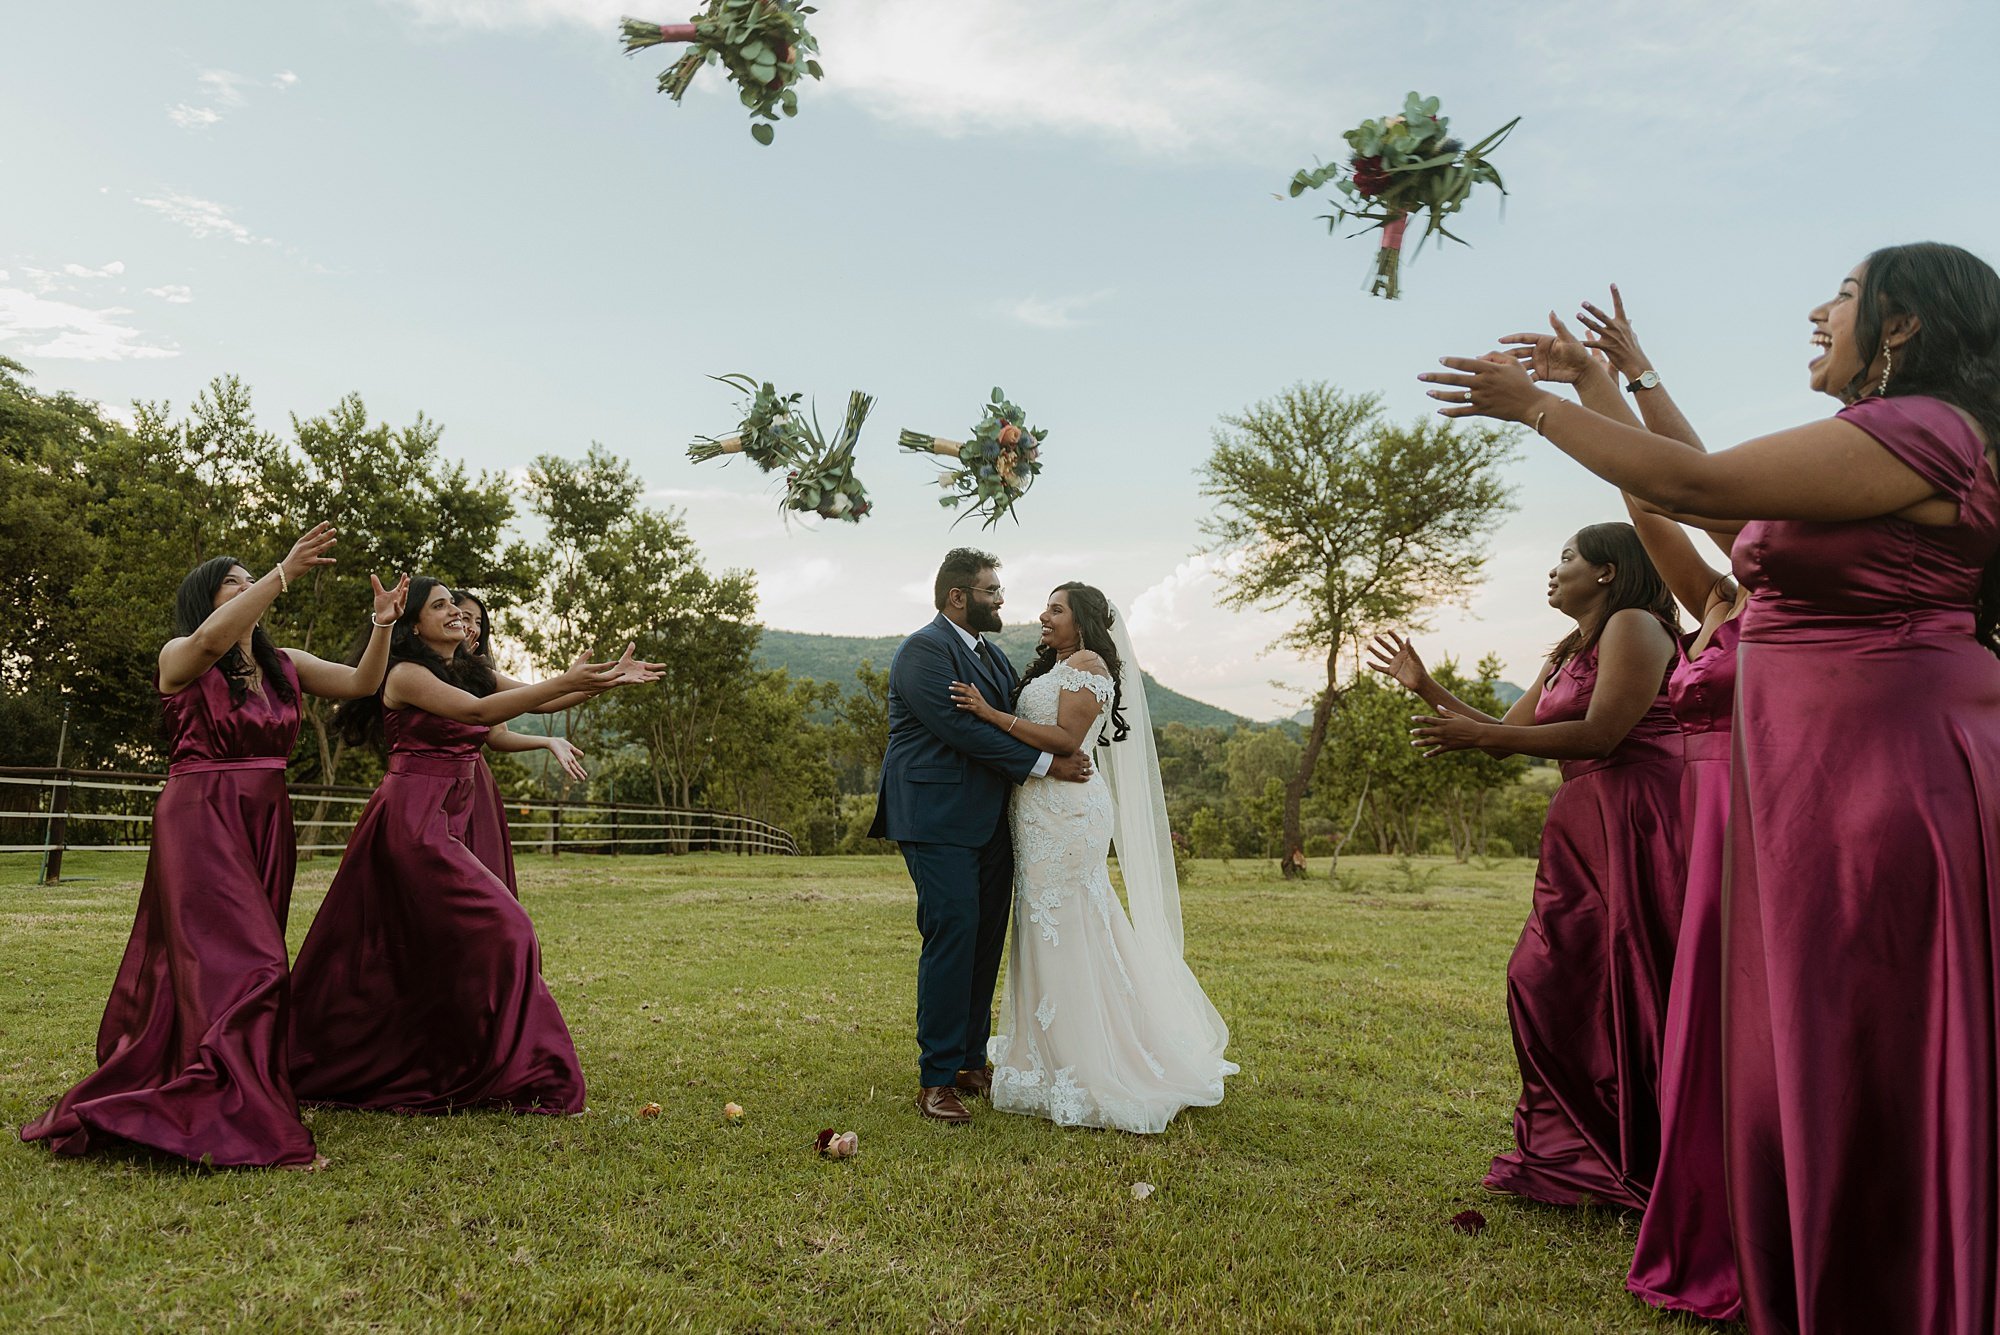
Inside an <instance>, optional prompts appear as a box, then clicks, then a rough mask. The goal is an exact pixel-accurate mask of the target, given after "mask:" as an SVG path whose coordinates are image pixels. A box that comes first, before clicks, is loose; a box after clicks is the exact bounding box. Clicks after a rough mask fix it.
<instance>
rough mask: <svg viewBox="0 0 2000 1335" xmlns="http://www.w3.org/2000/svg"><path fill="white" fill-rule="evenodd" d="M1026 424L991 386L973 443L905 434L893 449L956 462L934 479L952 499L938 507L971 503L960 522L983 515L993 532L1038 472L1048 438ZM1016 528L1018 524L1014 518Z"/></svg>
mask: <svg viewBox="0 0 2000 1335" xmlns="http://www.w3.org/2000/svg"><path fill="white" fill-rule="evenodd" d="M1027 421H1028V416H1027V414H1026V413H1024V412H1022V411H1021V409H1020V407H1019V406H1018V405H1016V404H1014V403H1011V402H1009V401H1008V399H1007V395H1006V392H1005V391H1004V390H1002V389H1001V388H1000V387H999V386H998V385H995V386H994V387H993V398H992V400H991V401H990V402H988V403H987V404H985V405H984V408H983V411H982V412H981V414H980V419H979V424H978V425H977V426H975V427H974V428H973V429H972V439H970V440H962V441H961V440H947V439H946V438H945V437H943V436H927V435H925V434H923V433H922V432H920V431H905V432H904V433H903V434H902V435H901V436H899V437H898V438H897V443H898V444H900V445H901V446H902V447H903V448H904V449H906V450H910V451H912V452H914V453H917V454H937V455H943V456H944V457H946V458H948V459H955V460H957V461H958V466H957V467H956V468H946V469H945V470H944V472H942V473H940V474H939V475H938V485H939V486H940V487H943V488H945V489H946V490H947V491H950V492H951V493H952V494H951V495H949V496H946V497H945V498H944V499H943V500H941V501H939V502H938V504H940V505H942V506H944V507H945V508H946V509H954V508H956V507H958V506H960V505H963V504H964V503H965V502H967V501H971V502H972V508H971V509H969V510H967V511H966V512H965V514H963V515H960V516H959V520H961V521H962V520H964V519H965V518H966V517H967V516H969V515H975V514H977V515H984V516H985V522H984V523H983V524H981V527H982V528H992V527H993V526H994V525H995V524H997V523H999V522H1000V516H1002V515H1004V514H1007V513H1008V512H1010V511H1011V510H1012V509H1013V508H1014V503H1015V502H1016V501H1018V500H1020V499H1021V497H1022V496H1024V495H1026V494H1027V491H1028V488H1029V487H1031V486H1033V485H1034V481H1035V475H1036V474H1037V473H1039V472H1041V471H1042V465H1041V453H1042V441H1043V440H1044V439H1045V438H1046V437H1047V436H1048V434H1049V433H1048V432H1047V431H1046V430H1045V429H1043V428H1041V427H1032V428H1031V427H1029V426H1028V425H1027ZM1015 522H1016V523H1019V522H1020V520H1019V518H1018V517H1016V519H1015Z"/></svg>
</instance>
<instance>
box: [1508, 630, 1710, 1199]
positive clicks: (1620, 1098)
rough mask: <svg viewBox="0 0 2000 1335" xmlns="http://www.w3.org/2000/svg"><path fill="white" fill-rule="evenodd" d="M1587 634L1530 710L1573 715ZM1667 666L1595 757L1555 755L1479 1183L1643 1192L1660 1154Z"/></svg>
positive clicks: (1667, 939) (1677, 769)
mask: <svg viewBox="0 0 2000 1335" xmlns="http://www.w3.org/2000/svg"><path fill="white" fill-rule="evenodd" d="M1596 685H1597V650H1596V647H1595V646H1593V647H1592V648H1591V649H1590V650H1589V651H1588V652H1586V653H1584V654H1582V655H1581V656H1580V658H1575V659H1571V660H1570V661H1569V662H1567V663H1565V664H1563V666H1562V667H1561V668H1559V669H1558V670H1557V672H1556V674H1555V679H1554V680H1553V681H1552V682H1551V683H1548V684H1547V685H1545V686H1544V688H1543V690H1542V695H1541V699H1540V700H1539V701H1538V702H1537V703H1536V705H1535V722H1536V723H1561V722H1566V721H1568V720H1571V719H1580V718H1582V717H1584V715H1585V714H1586V713H1587V712H1588V710H1589V707H1590V696H1591V692H1592V691H1593V690H1594V689H1595V687H1596ZM1665 687H1666V674H1665V673H1664V672H1663V673H1662V674H1661V691H1660V694H1659V696H1658V697H1657V698H1656V699H1655V700H1654V701H1653V704H1652V707H1651V708H1649V709H1648V710H1647V711H1646V713H1645V715H1644V716H1643V717H1642V718H1641V719H1640V720H1639V722H1638V724H1637V725H1636V726H1635V727H1633V729H1632V731H1631V732H1630V733H1628V734H1626V737H1625V740H1624V741H1622V742H1620V743H1619V744H1618V748H1617V750H1615V751H1613V752H1612V753H1611V754H1610V755H1609V756H1607V757H1605V758H1604V759H1602V760H1566V761H1563V762H1562V776H1563V781H1562V785H1561V786H1560V787H1559V788H1557V789H1556V795H1555V797H1554V799H1553V800H1552V801H1550V803H1549V815H1548V820H1547V821H1546V823H1545V824H1544V825H1543V826H1542V851H1541V863H1540V865H1539V866H1538V867H1537V869H1536V871H1535V900H1534V907H1533V908H1532V909H1531V910H1530V911H1529V914H1528V923H1527V926H1526V927H1525V928H1524V929H1522V932H1521V940H1520V944H1518V945H1517V946H1515V947H1514V955H1513V958H1512V959H1510V960H1509V961H1508V962H1507V1018H1508V1020H1509V1022H1510V1023H1511V1025H1512V1027H1513V1031H1514V1053H1515V1056H1516V1057H1517V1058H1518V1059H1519V1061H1520V1064H1521V1101H1520V1102H1519V1103H1518V1104H1517V1105H1516V1106H1515V1109H1514V1145H1515V1149H1514V1151H1513V1153H1511V1154H1503V1155H1501V1156H1500V1157H1499V1158H1497V1159H1495V1160H1494V1161H1493V1166H1492V1169H1491V1170H1490V1171H1489V1172H1488V1173H1487V1174H1486V1185H1487V1186H1488V1187H1490V1188H1492V1189H1493V1190H1495V1191H1504V1192H1508V1193H1511V1194H1513V1195H1517V1196H1527V1197H1529V1198H1531V1199H1534V1200H1538V1201H1546V1202H1548V1203H1549V1204H1552V1205H1576V1204H1580V1203H1582V1202H1583V1201H1584V1200H1585V1199H1589V1200H1592V1201H1596V1202H1598V1203H1601V1204H1605V1205H1613V1206H1622V1207H1626V1208H1630V1209H1639V1208H1642V1207H1643V1206H1644V1205H1645V1203H1646V1193H1647V1191H1648V1189H1649V1188H1650V1187H1651V1186H1652V1181H1653V1165H1654V1162H1655V1160H1656V1159H1657V1158H1658V1157H1659V1152H1660V1143H1659V1075H1660V1039H1661V1034H1662V1032H1663V1031H1664V1029H1665V1027H1666V1010H1667V985H1668V981H1669V979H1670V978H1671V976H1672V974H1673V967H1674V943H1675V940H1676V938H1677V937H1678V936H1679V934H1680V922H1681V913H1680V906H1681V892H1682V888H1683V885H1684V882H1685V879H1686V866H1687V856H1686V841H1685V840H1684V839H1683V838H1682V835H1681V807H1680V803H1681V796H1680V788H1681V734H1680V728H1679V726H1678V725H1677V724H1675V722H1674V716H1673V712H1672V710H1670V709H1669V708H1668V707H1667V697H1666V690H1665Z"/></svg>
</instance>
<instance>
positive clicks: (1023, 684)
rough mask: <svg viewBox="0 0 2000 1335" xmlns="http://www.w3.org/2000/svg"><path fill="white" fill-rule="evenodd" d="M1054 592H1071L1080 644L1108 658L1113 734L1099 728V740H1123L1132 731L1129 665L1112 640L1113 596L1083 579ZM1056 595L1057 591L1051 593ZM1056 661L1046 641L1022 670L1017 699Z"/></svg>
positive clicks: (1103, 744)
mask: <svg viewBox="0 0 2000 1335" xmlns="http://www.w3.org/2000/svg"><path fill="white" fill-rule="evenodd" d="M1053 593H1061V594H1067V595H1068V596H1069V614H1070V615H1071V616H1073V617H1075V618H1076V629H1077V632H1078V633H1079V634H1080V635H1081V636H1082V642H1081V644H1080V645H1079V646H1078V647H1079V648H1083V649H1088V650H1090V652H1092V653H1094V654H1096V655H1097V656H1098V657H1099V658H1101V659H1103V660H1104V666H1105V667H1107V668H1109V669H1111V709H1110V711H1109V714H1108V717H1109V719H1110V722H1111V735H1110V736H1108V737H1107V736H1106V735H1105V734H1104V731H1103V730H1102V729H1099V730H1098V733H1097V743H1098V745H1099V746H1107V745H1109V744H1110V743H1112V742H1122V741H1124V740H1125V739H1126V738H1127V737H1129V736H1131V735H1132V727H1131V725H1130V724H1128V723H1127V722H1126V721H1125V681H1124V669H1125V665H1124V664H1123V663H1121V662H1119V661H1118V646H1117V645H1115V644H1113V643H1112V642H1111V623H1112V621H1113V619H1114V618H1113V615H1112V612H1111V600H1110V599H1109V598H1106V597H1105V596H1104V594H1103V593H1102V592H1100V591H1099V590H1097V589H1094V588H1092V587H1091V586H1090V585H1088V584H1085V583H1083V582H1082V581H1081V580H1071V581H1070V582H1069V583H1067V584H1058V585H1056V587H1055V589H1054V590H1053ZM1051 596H1053V594H1052V595H1051ZM1055 665H1056V651H1055V650H1054V649H1052V648H1050V647H1049V646H1048V645H1043V646H1042V648H1041V651H1040V652H1039V653H1037V654H1036V655H1035V661H1034V662H1032V663H1030V664H1029V665H1028V670H1027V671H1026V672H1024V673H1022V674H1021V680H1020V682H1019V683H1018V684H1016V686H1015V687H1014V700H1015V702H1016V704H1018V703H1019V702H1020V699H1021V692H1022V691H1023V690H1025V689H1026V688H1027V685H1028V683H1029V682H1031V681H1033V680H1034V679H1035V678H1037V677H1039V676H1041V675H1042V674H1043V673H1045V672H1047V671H1049V670H1050V669H1051V668H1053V667H1054V666H1055Z"/></svg>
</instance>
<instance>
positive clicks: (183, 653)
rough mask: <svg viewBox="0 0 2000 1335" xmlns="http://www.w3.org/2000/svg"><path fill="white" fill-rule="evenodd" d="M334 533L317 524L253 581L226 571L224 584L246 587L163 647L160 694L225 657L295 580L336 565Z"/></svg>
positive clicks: (188, 682)
mask: <svg viewBox="0 0 2000 1335" xmlns="http://www.w3.org/2000/svg"><path fill="white" fill-rule="evenodd" d="M334 537H335V534H334V531H333V525H331V524H327V523H319V524H314V525H313V526H312V527H311V528H309V529H307V530H306V531H305V533H304V534H302V535H301V536H300V537H299V540H298V541H297V542H295V543H293V544H292V550H291V551H290V552H287V553H286V554H285V559H284V560H282V561H280V562H278V564H277V565H275V566H273V567H271V570H270V573H269V574H267V575H265V576H264V577H263V578H262V579H259V580H250V579H249V572H248V571H239V570H232V571H231V572H230V573H229V574H228V575H227V576H225V577H224V579H223V581H222V583H223V587H224V588H225V589H229V588H232V587H235V588H239V589H240V592H237V593H236V594H235V596H234V597H231V598H229V599H227V600H225V601H224V602H222V603H221V604H219V605H218V606H217V607H216V609H215V610H214V611H213V612H210V613H209V614H208V617H207V618H206V619H205V620H204V621H203V622H202V623H201V625H199V626H197V627H196V628H195V631H194V633H193V634H192V635H181V636H177V637H175V638H174V639H171V640H168V641H167V642H166V644H165V645H164V646H163V647H162V648H161V649H160V693H161V694H162V695H178V694H180V693H181V692H182V691H184V690H186V689H187V688H188V687H189V686H191V685H193V683H194V680H195V678H197V677H199V676H200V675H201V674H202V673H204V672H206V671H208V670H209V669H210V668H212V667H214V666H215V665H216V664H217V663H219V662H221V661H222V656H223V655H224V654H226V653H228V652H229V651H230V650H231V649H233V648H235V647H236V646H237V645H239V644H242V643H243V642H244V641H246V640H248V639H249V638H250V633H251V632H252V631H254V630H256V629H257V623H258V621H260V620H262V619H263V616H264V613H265V612H266V611H268V610H270V606H271V604H272V603H274V602H276V601H277V600H278V595H279V594H280V593H282V592H284V590H285V588H286V587H287V586H288V585H289V584H290V583H291V582H292V581H293V580H295V579H301V578H303V577H304V576H305V575H306V573H307V572H308V571H310V570H312V569H314V568H315V567H318V566H330V565H332V564H333V558H332V557H331V556H328V555H327V554H326V552H327V549H328V548H330V547H332V546H333V542H334Z"/></svg>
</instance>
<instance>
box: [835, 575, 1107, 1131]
mask: <svg viewBox="0 0 2000 1335" xmlns="http://www.w3.org/2000/svg"><path fill="white" fill-rule="evenodd" d="M999 567H1000V562H999V559H998V558H996V557H993V556H989V555H987V554H986V553H985V552H980V551H974V550H973V549H972V548H970V547H960V548H957V549H956V550H954V551H952V552H949V553H947V554H946V556H945V558H944V564H943V565H941V566H939V567H938V572H937V582H936V584H935V586H934V588H933V590H932V593H933V601H934V602H935V603H936V605H937V609H938V616H937V619H936V620H935V621H932V622H931V623H930V624H929V625H928V626H925V627H924V628H923V629H922V630H919V631H918V632H917V633H916V634H914V635H912V636H910V637H909V638H908V639H907V640H904V641H903V644H902V647H901V648H899V649H897V650H896V657H895V660H894V661H893V662H892V663H891V664H890V665H889V749H888V751H887V752H886V753H885V754H884V755H883V758H882V786H881V790H880V792H879V794H878V795H877V799H876V806H875V824H874V826H873V828H871V829H870V830H869V834H870V835H871V836H872V837H874V838H877V839H882V838H888V839H894V840H895V841H896V842H897V843H898V844H900V845H902V849H903V861H904V862H905V863H907V864H908V865H909V868H910V879H911V880H913V881H915V882H916V885H917V930H918V931H920V932H922V933H923V937H924V949H923V954H922V955H921V956H919V957H918V960H917V1047H918V1048H919V1049H920V1050H921V1053H922V1055H921V1058H920V1062H921V1066H920V1070H921V1082H922V1088H921V1090H920V1091H919V1093H918V1095H917V1109H918V1111H920V1112H922V1113H923V1115H924V1116H926V1117H934V1118H936V1119H937V1120H939V1121H941V1122H969V1121H971V1120H972V1114H971V1113H970V1112H968V1111H967V1110H966V1107H965V1104H963V1103H962V1102H960V1101H959V1095H960V1094H961V1093H966V1094H976V1095H980V1096H982V1097H983V1096H984V1095H985V1094H986V1093H987V1091H988V1090H989V1089H990V1088H991V1085H992V1079H993V1077H992V1075H991V1074H990V1073H989V1072H988V1070H987V1067H986V1035H987V1031H988V1029H989V1028H990V1027H991V1026H992V1023H993V985H994V983H995V982H996V981H997V980H998V979H999V976H1000V951H1001V947H1002V946H1003V945H1004V944H1005V942H1006V938H1007V908H1008V905H1009V903H1010V902H1011V900H1012V898H1013V893H1014V844H1013V838H1012V836H1011V833H1010V832H1009V830H1008V828H1007V796H1008V793H1009V792H1010V791H1011V790H1012V788H1013V785H1015V784H1017V783H1020V782H1021V781H1022V780H1024V779H1027V778H1030V777H1040V776H1042V775H1048V776H1049V777H1051V778H1057V779H1068V780H1071V781H1073V782H1077V783H1081V782H1083V781H1084V780H1086V779H1088V778H1089V777H1090V759H1089V757H1087V756H1084V755H1072V756H1053V755H1050V754H1049V753H1048V752H1046V751H1037V750H1036V749H1035V748H1034V747H1032V746H1029V745H1027V744H1026V743H1024V742H1017V741H1015V740H1014V739H1013V738H1011V737H1009V736H1008V735H1007V734H1006V733H1005V732H1002V731H1001V730H1000V729H998V728H996V727H994V726H993V725H992V724H990V723H982V722H981V721H980V720H978V719H976V718H974V717H973V716H972V715H971V714H968V713H965V712H963V711H961V710H960V709H958V707H957V706H955V705H954V704H953V703H952V699H951V684H952V683H953V682H955V681H962V682H969V683H971V684H972V685H973V686H975V687H977V688H978V690H979V693H980V694H981V695H983V696H985V697H986V698H987V700H988V701H990V702H991V703H992V704H993V705H994V706H995V707H996V708H998V709H1004V710H1008V711H1010V712H1011V711H1012V709H1013V706H1014V665H1013V664H1012V663H1009V662H1008V661H1007V656H1006V655H1005V654H1003V653H1001V652H1000V649H999V646H997V645H994V644H990V643H988V642H987V640H986V638H985V636H984V634H983V632H985V631H997V630H999V629H1000V627H1001V621H1000V608H1001V606H1002V605H1003V603H1004V601H1005V595H1004V591H1003V590H1002V589H1001V587H1000V580H999V578H998V575H997V572H998V570H999Z"/></svg>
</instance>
